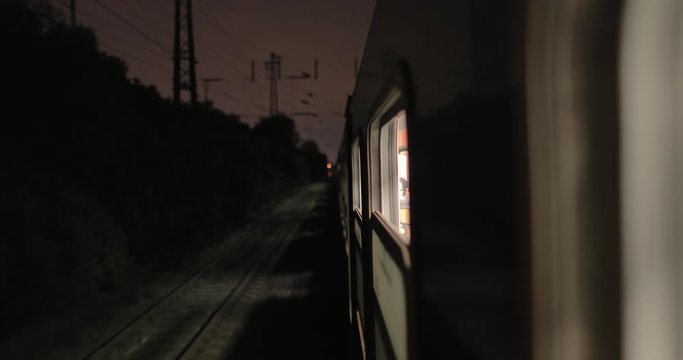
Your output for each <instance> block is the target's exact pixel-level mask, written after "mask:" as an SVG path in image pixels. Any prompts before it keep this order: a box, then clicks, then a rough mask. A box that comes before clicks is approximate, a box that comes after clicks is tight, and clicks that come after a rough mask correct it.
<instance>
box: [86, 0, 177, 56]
mask: <svg viewBox="0 0 683 360" xmlns="http://www.w3.org/2000/svg"><path fill="white" fill-rule="evenodd" d="M94 1H95V3H96V4H97V5H99V6H101V7H102V8H103V9H105V10H107V12H109V13H110V14H112V15H114V16H115V17H116V18H118V19H119V20H121V21H122V22H123V23H125V24H126V25H128V27H130V28H131V29H133V30H135V31H136V32H137V33H138V34H140V35H141V36H142V37H144V38H145V39H146V40H147V41H149V42H151V43H152V44H154V45H156V46H158V47H159V48H160V49H161V50H163V51H164V53H166V54H169V55H170V54H171V52H170V51H169V50H167V49H166V47H164V45H163V44H161V43H160V42H159V41H157V40H155V39H154V38H152V37H151V36H149V35H148V34H147V33H146V32H144V31H143V30H142V29H140V28H139V27H137V26H135V24H133V23H131V22H130V21H128V19H126V18H125V17H123V15H121V14H119V13H118V12H116V11H114V9H112V8H110V7H109V6H107V5H106V4H104V3H103V2H101V1H100V0H94Z"/></svg>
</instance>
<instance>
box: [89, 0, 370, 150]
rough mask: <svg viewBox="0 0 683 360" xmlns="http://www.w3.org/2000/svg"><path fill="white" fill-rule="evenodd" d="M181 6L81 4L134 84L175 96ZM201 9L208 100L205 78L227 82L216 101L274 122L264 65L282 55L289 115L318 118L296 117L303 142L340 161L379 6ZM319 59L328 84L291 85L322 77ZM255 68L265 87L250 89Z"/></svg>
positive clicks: (311, 0) (204, 3) (197, 8)
mask: <svg viewBox="0 0 683 360" xmlns="http://www.w3.org/2000/svg"><path fill="white" fill-rule="evenodd" d="M102 5H104V6H102ZM105 6H106V7H107V8H109V9H110V10H111V11H109V10H107V9H105ZM173 6H174V1H173V0H81V1H78V2H77V19H78V22H79V23H80V24H82V25H84V26H87V27H90V28H93V29H95V31H96V33H97V36H98V38H99V41H100V46H101V48H102V50H104V51H106V52H109V53H111V54H115V55H117V56H119V57H121V58H123V59H124V60H125V61H126V62H127V63H128V65H129V76H130V77H131V78H139V79H140V80H142V82H144V83H148V84H153V85H155V86H156V87H157V88H158V89H159V92H160V93H161V94H162V95H163V96H165V97H171V88H172V60H171V52H172V49H173V19H174V14H173V10H174V8H173ZM193 6H194V8H193V10H194V33H195V53H196V57H197V61H198V65H197V91H198V95H199V97H200V99H203V98H204V88H203V86H202V79H203V78H222V79H223V81H221V82H215V83H211V85H210V88H209V99H210V100H211V101H213V102H214V104H215V106H216V107H218V108H220V109H222V110H223V111H225V112H228V113H235V114H239V115H240V116H241V118H242V121H244V122H246V123H248V124H252V125H253V124H254V123H255V122H256V121H258V118H259V117H261V116H265V115H267V114H268V104H269V97H268V96H269V82H268V80H267V79H266V72H265V69H264V64H263V62H264V61H265V60H266V59H267V57H268V56H269V54H270V52H271V51H274V52H275V53H277V54H279V55H281V56H282V70H283V73H282V75H283V80H282V81H280V82H279V83H278V91H279V103H280V112H283V113H285V114H290V113H301V112H305V113H315V114H317V115H318V116H317V117H312V116H292V117H293V118H294V119H295V121H296V123H297V127H298V129H299V133H300V134H301V136H302V138H304V139H314V140H316V142H318V144H319V145H320V147H321V150H323V151H324V152H325V153H326V154H327V155H328V158H330V160H334V159H335V158H336V153H337V148H338V146H339V142H340V140H341V131H342V128H343V124H344V118H343V112H344V106H345V102H346V95H347V94H350V93H351V92H352V90H353V85H354V82H355V79H354V58H357V59H358V61H359V62H360V60H361V57H362V55H363V48H364V43H365V39H366V35H367V32H368V28H369V26H370V20H371V17H372V10H373V8H374V1H372V0H287V1H278V0H241V1H228V0H195V1H194V2H193ZM112 11H113V12H115V13H116V14H118V15H120V16H121V17H122V18H123V19H124V20H125V21H127V22H128V23H129V24H126V22H124V20H122V19H120V18H118V17H117V15H115V14H113V13H112ZM131 25H132V26H131ZM133 27H135V28H137V29H138V30H140V31H136V30H135V29H133ZM141 32H142V33H144V35H143V34H141ZM315 58H318V59H319V62H320V65H319V69H320V70H319V79H318V80H312V79H309V80H290V79H284V77H286V76H292V75H299V74H301V72H303V71H306V72H309V73H311V74H312V73H313V64H314V59H315ZM252 60H255V61H256V81H255V82H251V81H250V74H251V61H252ZM309 93H310V94H309ZM311 95H312V96H311ZM302 100H305V101H306V102H308V103H309V104H304V103H302Z"/></svg>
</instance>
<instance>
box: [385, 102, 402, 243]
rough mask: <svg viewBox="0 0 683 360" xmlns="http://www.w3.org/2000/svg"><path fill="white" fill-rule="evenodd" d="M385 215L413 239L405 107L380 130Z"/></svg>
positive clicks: (399, 229)
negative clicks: (411, 234)
mask: <svg viewBox="0 0 683 360" xmlns="http://www.w3.org/2000/svg"><path fill="white" fill-rule="evenodd" d="M379 141H380V143H379V146H380V164H381V175H380V181H381V189H382V214H384V216H386V217H387V218H388V220H389V221H390V222H391V223H392V224H394V225H395V226H396V227H397V228H398V231H399V233H400V234H401V235H403V237H404V239H403V240H405V241H406V242H409V241H410V178H409V176H408V173H409V171H408V129H407V126H406V112H405V110H401V111H399V112H398V113H396V115H394V116H393V117H392V118H391V120H389V121H388V122H387V123H385V124H384V125H383V126H382V129H381V130H380V140H379Z"/></svg>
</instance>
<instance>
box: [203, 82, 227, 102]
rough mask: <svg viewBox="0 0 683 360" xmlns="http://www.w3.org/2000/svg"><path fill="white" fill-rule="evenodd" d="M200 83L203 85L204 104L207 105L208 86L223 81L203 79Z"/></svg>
mask: <svg viewBox="0 0 683 360" xmlns="http://www.w3.org/2000/svg"><path fill="white" fill-rule="evenodd" d="M202 81H203V84H204V102H205V103H207V104H208V103H209V85H210V84H211V83H212V82H219V81H223V79H221V78H204V79H202Z"/></svg>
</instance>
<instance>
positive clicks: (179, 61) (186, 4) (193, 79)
mask: <svg viewBox="0 0 683 360" xmlns="http://www.w3.org/2000/svg"><path fill="white" fill-rule="evenodd" d="M196 63H197V61H196V59H195V56H194V33H193V26H192V0H175V33H174V47H173V101H174V102H175V103H176V104H179V103H180V102H181V101H182V92H183V91H187V92H189V94H190V104H191V105H192V106H195V105H197V76H196V72H195V64H196Z"/></svg>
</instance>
